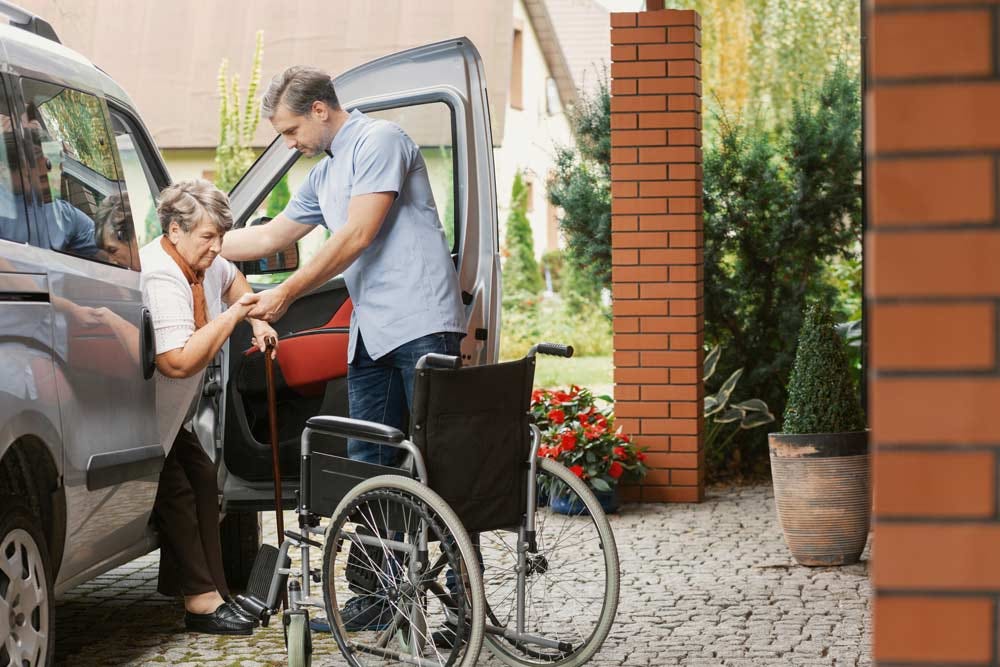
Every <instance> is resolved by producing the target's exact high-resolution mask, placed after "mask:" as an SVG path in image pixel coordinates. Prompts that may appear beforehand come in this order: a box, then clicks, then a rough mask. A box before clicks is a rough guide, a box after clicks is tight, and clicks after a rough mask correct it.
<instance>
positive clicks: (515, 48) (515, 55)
mask: <svg viewBox="0 0 1000 667" xmlns="http://www.w3.org/2000/svg"><path fill="white" fill-rule="evenodd" d="M523 61H524V31H523V30H514V41H513V44H512V50H511V61H510V106H511V107H513V108H515V109H523V108H524V90H523V88H524V62H523Z"/></svg>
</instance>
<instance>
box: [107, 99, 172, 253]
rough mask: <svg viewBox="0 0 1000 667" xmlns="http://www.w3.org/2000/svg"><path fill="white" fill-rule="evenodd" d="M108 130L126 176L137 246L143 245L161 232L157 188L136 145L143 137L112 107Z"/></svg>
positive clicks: (129, 212)
mask: <svg viewBox="0 0 1000 667" xmlns="http://www.w3.org/2000/svg"><path fill="white" fill-rule="evenodd" d="M111 131H112V132H114V135H115V144H116V145H117V147H118V156H119V158H121V164H122V172H123V175H124V176H125V184H124V187H125V190H126V192H128V203H129V206H128V209H127V210H126V213H128V214H130V215H131V218H132V219H131V221H130V223H129V224H132V225H133V226H134V228H135V232H136V240H137V242H138V245H139V247H140V248H141V247H142V246H144V245H146V244H147V243H148V242H150V241H152V240H153V239H154V238H156V237H157V236H159V235H160V232H161V231H162V229H161V227H160V220H159V218H157V217H156V198H157V197H159V196H160V189H159V187H157V185H156V181H155V180H154V179H153V173H152V171H150V168H149V165H148V164H147V162H146V158H145V156H144V154H143V152H142V151H141V150H139V146H140V145H143V144H142V138H141V137H136V136H135V132H134V130H133V128H132V125H131V124H130V123H129V122H128V121H127V120H126V118H125V117H124V116H122V115H121V114H120V113H119V112H118V111H116V110H114V109H112V110H111Z"/></svg>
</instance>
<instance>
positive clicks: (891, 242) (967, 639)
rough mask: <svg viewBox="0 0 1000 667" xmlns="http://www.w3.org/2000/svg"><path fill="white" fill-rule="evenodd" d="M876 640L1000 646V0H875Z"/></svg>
mask: <svg viewBox="0 0 1000 667" xmlns="http://www.w3.org/2000/svg"><path fill="white" fill-rule="evenodd" d="M867 10H868V11H867V14H868V16H867V17H866V19H867V26H868V34H869V35H871V42H870V45H871V46H870V50H869V54H868V55H869V61H868V72H867V74H868V77H869V82H870V87H869V93H868V99H867V102H868V109H867V117H868V118H869V120H870V124H869V127H868V133H867V144H866V146H865V148H866V154H867V158H868V182H867V193H868V199H867V206H868V232H867V243H866V256H865V265H866V276H867V280H866V290H867V293H868V305H869V308H868V314H869V330H870V332H871V336H870V340H871V362H870V376H869V387H870V392H869V423H870V425H871V428H872V450H873V463H874V528H875V537H874V545H875V546H874V548H875V551H874V553H875V559H874V567H873V573H872V578H873V583H874V587H875V600H874V657H875V660H876V663H877V664H880V665H902V664H907V665H909V664H949V665H951V664H969V665H972V664H976V665H996V664H998V662H997V661H998V639H1000V637H998V631H997V630H998V613H1000V611H998V610H1000V566H998V563H997V557H996V554H997V552H998V549H1000V506H998V478H997V472H998V465H1000V419H998V416H1000V366H998V362H1000V358H998V353H997V351H998V337H997V326H998V316H1000V213H998V211H1000V190H998V187H997V183H998V178H1000V169H998V166H1000V122H998V121H997V118H998V110H1000V58H998V55H997V54H998V53H1000V51H998V50H1000V44H998V43H997V35H998V26H1000V22H998V18H1000V17H998V7H997V5H996V4H995V3H987V2H970V3H965V4H961V5H958V4H956V3H953V2H951V1H949V0H921V2H919V3H901V2H898V1H897V0H875V1H874V2H871V1H869V2H868V4H867Z"/></svg>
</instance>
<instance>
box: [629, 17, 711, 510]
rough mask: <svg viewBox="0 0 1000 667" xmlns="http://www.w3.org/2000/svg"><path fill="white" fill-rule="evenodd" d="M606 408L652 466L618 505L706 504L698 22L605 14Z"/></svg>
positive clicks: (693, 19)
mask: <svg viewBox="0 0 1000 667" xmlns="http://www.w3.org/2000/svg"><path fill="white" fill-rule="evenodd" d="M611 60H612V64H611V147H612V148H611V180H612V184H611V196H612V199H611V246H612V283H613V287H612V291H613V296H614V332H615V335H614V344H615V411H616V414H617V415H618V418H619V423H620V424H621V425H622V426H623V427H624V428H625V430H626V431H627V432H629V433H632V434H634V435H635V441H636V442H637V443H638V444H640V445H642V446H645V447H648V448H649V453H648V457H649V458H648V462H649V464H650V465H651V467H652V470H651V471H650V473H649V475H648V477H647V478H646V480H645V482H644V483H643V485H642V486H641V487H632V488H626V489H625V493H626V497H627V498H628V499H631V500H644V501H700V500H702V499H703V497H704V453H703V450H702V436H701V410H702V397H703V394H704V386H703V383H702V382H701V368H702V361H703V352H702V348H703V343H704V328H705V327H704V324H705V316H704V307H703V306H704V298H703V293H704V288H703V286H704V256H703V248H704V240H703V236H702V218H701V208H702V199H701V197H702V166H701V162H702V156H701V19H700V17H699V16H698V15H697V14H696V13H695V12H692V11H678V10H658V11H647V12H628V13H616V14H612V15H611Z"/></svg>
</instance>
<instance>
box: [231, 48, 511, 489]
mask: <svg viewBox="0 0 1000 667" xmlns="http://www.w3.org/2000/svg"><path fill="white" fill-rule="evenodd" d="M422 61H424V65H425V66H430V65H429V64H427V61H429V62H431V63H435V64H437V65H442V63H444V65H446V66H455V65H457V64H459V63H461V66H462V70H461V73H460V74H461V76H456V77H455V79H456V81H457V82H452V81H449V82H447V83H436V84H433V85H425V86H420V85H412V84H410V82H409V81H406V77H405V76H404V75H403V73H404V71H405V70H410V73H411V74H412V68H413V67H414V66H417V65H419V64H420V63H421V62H422ZM386 73H390V74H391V76H389V78H390V79H391V78H392V76H394V77H396V78H397V79H400V80H403V81H406V83H405V87H402V88H399V87H398V86H397V87H396V89H391V88H390V89H386V87H385V85H383V86H382V88H383V89H382V90H379V89H378V88H379V87H378V86H375V85H372V82H373V81H375V80H376V79H378V78H381V77H383V76H384V75H386ZM428 78H431V79H432V78H433V77H428ZM410 79H411V80H418V79H419V77H410ZM462 81H471V82H472V84H471V85H469V84H466V85H467V95H466V94H463V91H462V90H461V89H460V88H459V85H460V83H461V82H462ZM334 87H335V89H336V90H337V91H338V97H339V98H340V100H341V105H342V108H344V109H345V110H354V109H358V110H360V111H362V112H373V111H382V110H386V109H392V108H399V107H407V106H414V105H418V104H431V103H444V104H446V105H447V106H448V108H449V110H450V112H451V120H452V154H453V160H454V163H453V164H454V181H453V187H454V191H455V192H454V195H455V201H454V203H455V221H456V224H455V238H456V246H457V247H456V250H457V258H456V259H457V268H458V271H459V282H460V286H461V288H462V291H463V295H462V296H463V302H464V303H465V305H466V317H467V321H468V323H469V335H468V336H466V339H465V340H464V341H463V345H462V348H463V349H462V356H463V358H464V359H463V361H464V363H466V364H467V365H478V364H484V363H494V362H496V361H497V358H498V355H499V330H500V260H499V238H498V221H497V206H496V186H495V181H496V178H495V170H494V164H493V142H492V133H491V126H490V113H489V104H488V99H487V93H486V78H485V69H484V67H483V63H482V59H481V57H480V55H479V52H478V50H477V49H476V47H475V45H474V44H472V42H471V41H470V40H469V39H467V38H457V39H450V40H445V41H442V42H437V43H434V44H428V45H425V46H421V47H417V48H414V49H408V50H406V51H402V52H399V53H395V54H391V55H387V56H384V57H382V58H378V59H376V60H373V61H370V62H368V63H365V64H363V65H360V66H358V67H355V68H353V69H351V70H349V71H347V72H345V73H344V74H342V75H340V76H337V77H334ZM362 89H366V90H374V91H375V92H374V94H366V95H361V94H359V92H358V91H360V90H362ZM404 130H405V128H404ZM299 157H300V155H299V153H298V152H297V151H295V150H294V149H288V148H287V147H285V146H284V143H283V141H282V139H281V137H276V138H275V140H274V141H273V142H272V143H271V145H269V146H268V148H267V149H265V151H264V152H263V153H262V154H261V155H260V157H259V158H258V159H257V160H256V161H255V162H254V164H253V165H252V166H251V167H250V169H249V170H248V171H247V172H246V173H245V174H244V175H243V177H242V178H241V179H240V180H239V181H238V182H237V184H236V185H235V186H234V187H233V189H232V191H231V193H230V201H231V203H232V206H233V218H234V220H235V222H236V225H235V226H236V227H241V226H243V225H246V224H247V223H248V221H249V218H250V216H251V215H252V214H253V212H254V211H255V210H256V209H257V207H258V206H259V204H260V203H261V202H262V201H263V199H264V198H265V197H266V196H267V194H268V193H270V191H271V190H272V189H273V188H274V186H275V185H276V184H277V182H278V181H279V180H280V179H281V178H282V177H283V176H284V175H285V173H287V172H288V170H289V169H290V168H291V167H292V165H293V164H294V163H295V161H296V160H297V159H298V158H299ZM473 214H474V217H473ZM473 231H474V233H472V232H473ZM332 280H342V277H340V276H337V277H335V278H333V279H332ZM260 287H264V286H260ZM320 289H322V287H321V288H320ZM236 353H238V352H236V351H231V350H229V348H228V345H227V346H226V347H225V348H224V354H225V355H226V356H227V359H228V355H229V354H236ZM229 366H230V364H228V363H223V365H222V369H223V387H227V386H228V383H229V381H230V378H229V376H228V373H229ZM222 403H223V404H225V401H222ZM229 418H230V416H229V415H226V414H223V415H222V419H223V420H225V419H229ZM225 431H226V429H225V428H224V427H223V428H222V429H220V432H225ZM220 446H222V447H224V446H225V445H224V443H220ZM233 481H234V480H232V479H229V480H228V481H227V484H226V488H227V490H228V489H230V488H238V489H239V492H240V495H241V496H242V495H245V494H246V492H248V491H249V492H250V494H251V495H253V494H254V493H256V494H259V495H260V497H261V498H262V499H268V498H269V496H267V495H266V493H267V489H270V485H269V484H268V485H261V484H257V483H251V484H238V483H237V484H232V482H233ZM285 486H286V490H288V491H289V493H290V492H291V489H293V488H294V487H295V486H296V485H294V484H291V485H287V484H286V485H285Z"/></svg>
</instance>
